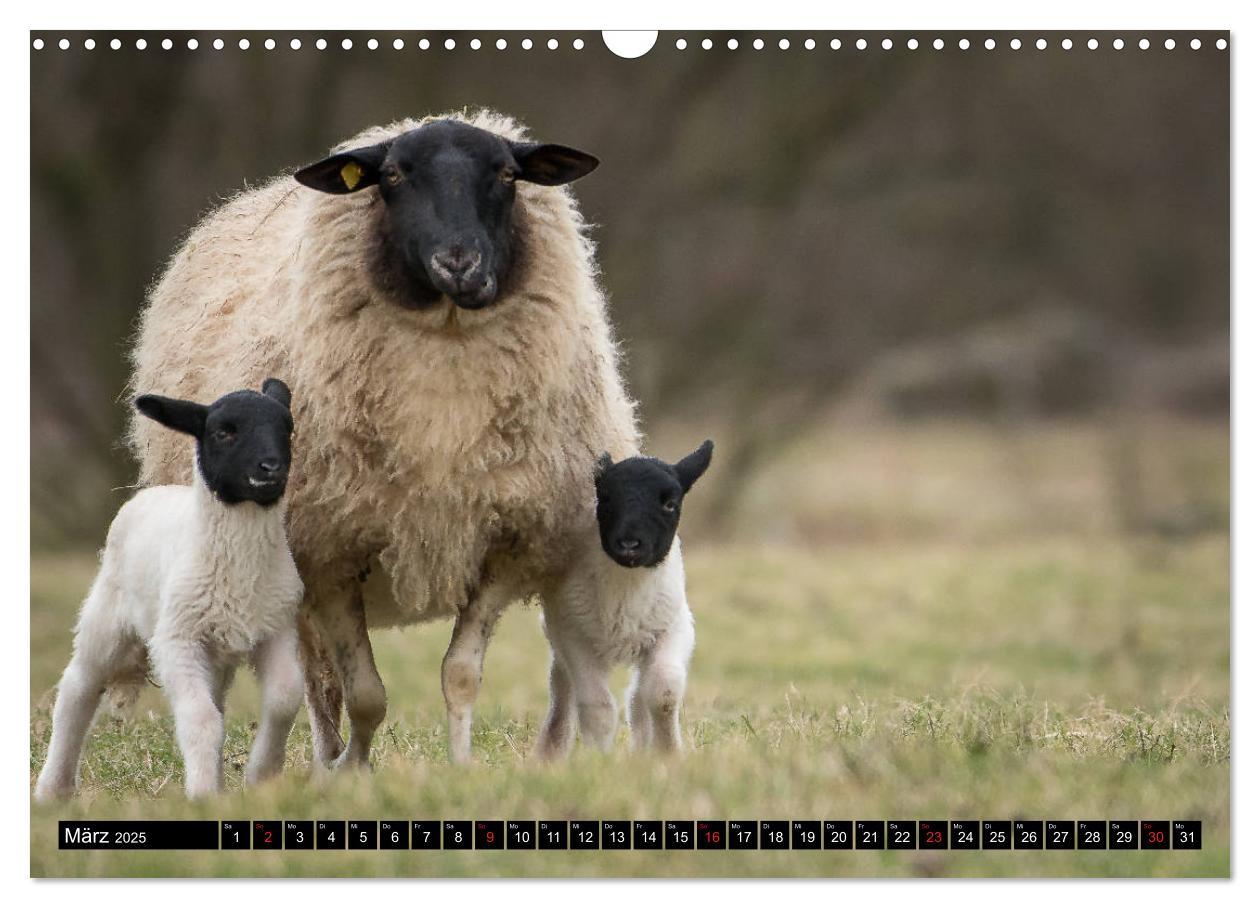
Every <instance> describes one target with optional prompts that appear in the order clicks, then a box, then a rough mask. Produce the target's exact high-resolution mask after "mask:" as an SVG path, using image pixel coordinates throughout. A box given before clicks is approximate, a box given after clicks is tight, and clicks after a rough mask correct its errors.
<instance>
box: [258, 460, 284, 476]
mask: <svg viewBox="0 0 1260 908" xmlns="http://www.w3.org/2000/svg"><path fill="white" fill-rule="evenodd" d="M258 469H260V470H262V471H263V472H264V473H273V474H274V473H279V472H280V461H279V460H278V459H277V458H275V457H268V458H267V459H266V460H262V461H259V463H258Z"/></svg>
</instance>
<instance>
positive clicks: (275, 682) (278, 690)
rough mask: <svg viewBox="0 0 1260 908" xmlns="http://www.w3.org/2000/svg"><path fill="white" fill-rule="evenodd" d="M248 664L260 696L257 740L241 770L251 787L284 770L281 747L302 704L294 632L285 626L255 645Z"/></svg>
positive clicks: (287, 737)
mask: <svg viewBox="0 0 1260 908" xmlns="http://www.w3.org/2000/svg"><path fill="white" fill-rule="evenodd" d="M252 661H253V663H254V672H255V674H256V675H257V676H258V687H259V690H260V692H261V694H262V710H261V715H260V717H259V720H258V737H257V738H255V739H254V747H253V749H252V750H251V751H250V754H249V763H248V765H247V766H246V767H245V780H246V781H247V782H249V783H250V784H251V785H252V784H254V783H255V782H261V781H262V780H264V779H268V778H270V777H271V776H274V775H275V774H276V773H278V772H280V770H281V769H283V768H284V746H285V743H286V742H287V741H288V740H289V732H290V731H291V730H292V728H293V720H294V718H295V717H296V716H297V711H298V708H299V707H300V706H301V703H302V668H301V665H300V664H299V662H298V643H297V628H296V627H295V626H289V627H287V628H285V629H284V630H281V631H277V632H276V633H275V634H273V635H272V636H271V637H269V638H268V639H266V640H264V641H263V642H262V643H260V644H258V646H257V647H255V649H254V652H253V656H252Z"/></svg>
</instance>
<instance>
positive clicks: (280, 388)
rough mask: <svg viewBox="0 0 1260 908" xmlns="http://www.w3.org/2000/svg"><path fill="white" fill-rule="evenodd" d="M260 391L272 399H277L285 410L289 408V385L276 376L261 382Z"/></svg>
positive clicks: (291, 397) (290, 400)
mask: <svg viewBox="0 0 1260 908" xmlns="http://www.w3.org/2000/svg"><path fill="white" fill-rule="evenodd" d="M262 393H263V394H266V395H267V396H268V397H270V398H271V399H272V400H277V401H279V402H280V403H282V404H284V408H285V409H286V410H288V409H289V405H290V403H292V401H293V396H292V395H291V394H290V393H289V386H288V385H286V384H285V383H284V382H282V381H281V380H280V379H278V378H269V379H267V380H266V381H265V382H263V383H262Z"/></svg>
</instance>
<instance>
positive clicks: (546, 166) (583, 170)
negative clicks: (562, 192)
mask: <svg viewBox="0 0 1260 908" xmlns="http://www.w3.org/2000/svg"><path fill="white" fill-rule="evenodd" d="M510 145H511V147H512V157H514V158H516V163H517V164H518V165H519V166H520V168H521V173H520V176H519V177H518V179H521V180H524V181H525V182H527V183H537V184H539V185H540V186H560V185H562V184H564V183H572V182H573V181H574V180H576V179H579V178H581V177H584V176H586V175H587V174H588V173H590V172H591V171H592V170H594V169H595V168H596V167H598V166H599V158H597V157H595V155H593V154H587V153H586V152H584V151H578V150H577V149H576V148H569V147H568V146H567V145H551V144H546V145H544V144H540V143H538V142H512V143H510Z"/></svg>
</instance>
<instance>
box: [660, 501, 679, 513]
mask: <svg viewBox="0 0 1260 908" xmlns="http://www.w3.org/2000/svg"><path fill="white" fill-rule="evenodd" d="M661 508H662V509H663V510H664V511H665V512H666V513H669V514H672V513H674V512H675V511H677V510H678V501H677V499H674V498H666V499H665V500H664V501H662V502H661Z"/></svg>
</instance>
